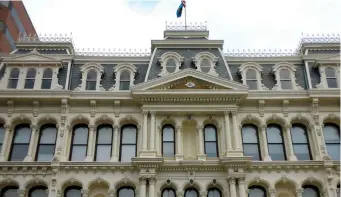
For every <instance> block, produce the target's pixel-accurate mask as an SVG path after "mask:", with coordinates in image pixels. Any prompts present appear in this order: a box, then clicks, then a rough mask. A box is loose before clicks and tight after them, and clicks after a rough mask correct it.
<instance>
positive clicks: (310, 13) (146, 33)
mask: <svg viewBox="0 0 341 197" xmlns="http://www.w3.org/2000/svg"><path fill="white" fill-rule="evenodd" d="M23 2H24V4H25V6H26V9H27V11H28V13H29V15H30V17H31V20H32V22H33V24H34V26H35V28H36V30H37V32H39V33H48V34H50V33H53V34H54V33H58V34H60V33H62V34H65V33H67V34H70V33H71V32H72V36H73V40H74V43H75V45H76V48H91V49H93V48H96V49H98V48H150V40H151V39H162V38H163V31H164V30H165V21H168V22H184V21H185V18H184V15H183V17H181V18H176V10H177V8H178V6H179V5H180V0H96V1H90V0H24V1H23ZM340 7H341V1H340V0H323V1H321V0H234V1H232V0H187V8H186V11H187V14H186V15H187V22H188V23H189V22H205V21H207V26H208V30H209V31H210V39H223V40H224V42H225V44H224V51H226V50H227V49H278V48H280V49H294V48H296V47H297V44H298V41H299V39H300V37H301V34H302V33H309V34H317V33H319V34H322V33H324V34H327V33H338V32H339V31H340V29H339V27H340V26H341V24H340V18H341V17H340V16H341V12H340Z"/></svg>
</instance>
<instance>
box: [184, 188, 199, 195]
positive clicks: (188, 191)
mask: <svg viewBox="0 0 341 197" xmlns="http://www.w3.org/2000/svg"><path fill="white" fill-rule="evenodd" d="M185 197H199V192H198V190H197V189H195V188H192V187H191V188H187V189H186V191H185Z"/></svg>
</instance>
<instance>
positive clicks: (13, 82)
mask: <svg viewBox="0 0 341 197" xmlns="http://www.w3.org/2000/svg"><path fill="white" fill-rule="evenodd" d="M18 80H19V69H18V68H12V70H11V73H10V74H9V78H8V85H7V88H13V89H15V88H17V85H18Z"/></svg>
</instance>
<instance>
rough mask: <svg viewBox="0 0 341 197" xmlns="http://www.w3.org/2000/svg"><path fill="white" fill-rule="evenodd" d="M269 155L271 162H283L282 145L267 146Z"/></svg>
mask: <svg viewBox="0 0 341 197" xmlns="http://www.w3.org/2000/svg"><path fill="white" fill-rule="evenodd" d="M268 148H269V155H270V157H271V159H272V160H273V161H284V160H285V155H284V149H283V146H282V144H269V145H268Z"/></svg>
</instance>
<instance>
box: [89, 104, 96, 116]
mask: <svg viewBox="0 0 341 197" xmlns="http://www.w3.org/2000/svg"><path fill="white" fill-rule="evenodd" d="M90 116H91V117H95V116H96V101H95V100H91V101H90Z"/></svg>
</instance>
